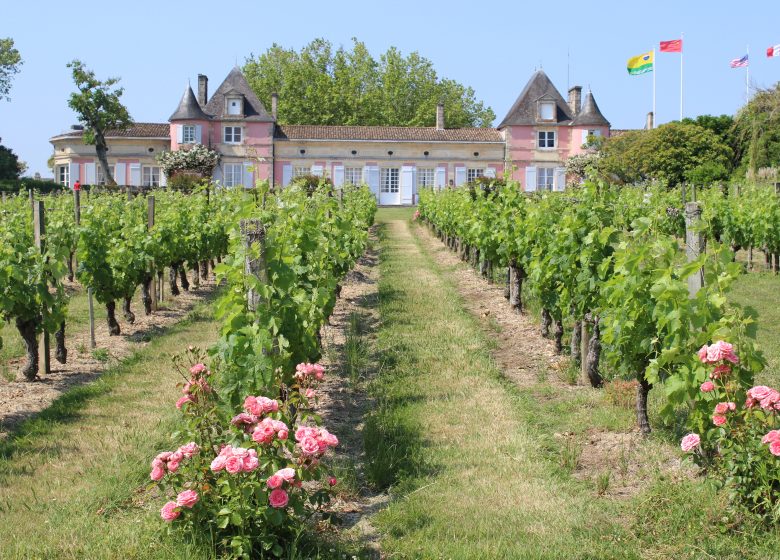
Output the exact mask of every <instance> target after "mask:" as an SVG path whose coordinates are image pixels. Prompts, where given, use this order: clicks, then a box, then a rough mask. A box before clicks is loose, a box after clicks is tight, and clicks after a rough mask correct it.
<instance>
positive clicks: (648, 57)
mask: <svg viewBox="0 0 780 560" xmlns="http://www.w3.org/2000/svg"><path fill="white" fill-rule="evenodd" d="M654 56H655V51H650V52H646V53H644V54H640V55H639V56H634V57H632V58H629V59H628V73H629V74H630V75H632V76H637V75H639V74H645V73H647V72H652V71H653V62H654V60H655V58H654Z"/></svg>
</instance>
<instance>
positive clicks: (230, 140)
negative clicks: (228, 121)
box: [222, 126, 243, 144]
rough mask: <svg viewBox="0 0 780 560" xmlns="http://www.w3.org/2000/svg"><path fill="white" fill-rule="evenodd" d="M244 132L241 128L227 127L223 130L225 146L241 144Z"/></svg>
mask: <svg viewBox="0 0 780 560" xmlns="http://www.w3.org/2000/svg"><path fill="white" fill-rule="evenodd" d="M242 137H243V131H242V130H241V127H240V126H225V127H223V128H222V141H223V142H224V143H225V144H240V143H241V139H242Z"/></svg>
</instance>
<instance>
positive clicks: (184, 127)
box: [181, 124, 197, 144]
mask: <svg viewBox="0 0 780 560" xmlns="http://www.w3.org/2000/svg"><path fill="white" fill-rule="evenodd" d="M190 130H191V131H192V139H191V140H189V139H188V135H187V131H190ZM196 137H197V130H196V129H195V125H194V124H183V125H182V126H181V143H182V144H194V143H195V139H196Z"/></svg>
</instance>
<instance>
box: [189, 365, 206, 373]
mask: <svg viewBox="0 0 780 560" xmlns="http://www.w3.org/2000/svg"><path fill="white" fill-rule="evenodd" d="M204 371H207V368H206V366H205V365H203V364H195V365H194V366H192V367H191V368H190V373H191V374H192V375H200V374H201V373H203V372H204Z"/></svg>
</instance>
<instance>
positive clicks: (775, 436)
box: [761, 430, 780, 443]
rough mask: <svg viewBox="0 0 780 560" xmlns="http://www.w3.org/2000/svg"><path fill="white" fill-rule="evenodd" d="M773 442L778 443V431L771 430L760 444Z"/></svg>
mask: <svg viewBox="0 0 780 560" xmlns="http://www.w3.org/2000/svg"><path fill="white" fill-rule="evenodd" d="M773 441H780V430H772V431H771V432H769V433H768V434H767V435H765V436H764V437H763V439H762V440H761V443H772V442H773Z"/></svg>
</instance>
